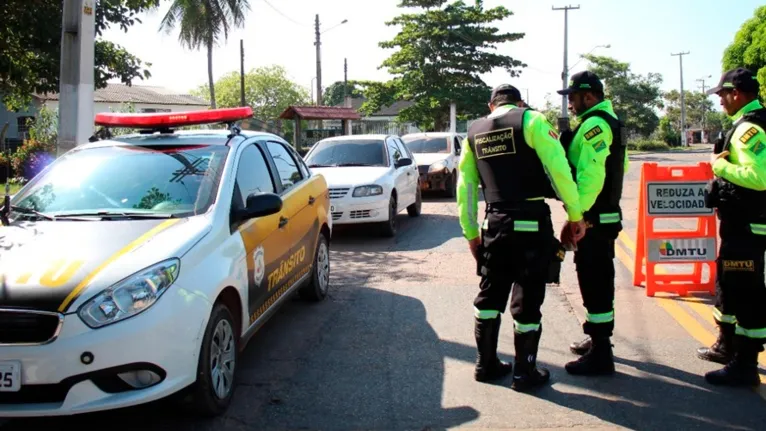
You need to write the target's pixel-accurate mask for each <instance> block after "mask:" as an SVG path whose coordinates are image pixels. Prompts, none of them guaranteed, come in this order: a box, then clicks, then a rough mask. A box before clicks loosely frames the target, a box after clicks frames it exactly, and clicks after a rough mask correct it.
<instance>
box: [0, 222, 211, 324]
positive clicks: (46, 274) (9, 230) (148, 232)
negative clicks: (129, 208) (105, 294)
mask: <svg viewBox="0 0 766 431" xmlns="http://www.w3.org/2000/svg"><path fill="white" fill-rule="evenodd" d="M209 226H210V224H209V222H208V219H207V217H206V216H196V217H191V218H185V219H182V218H179V219H149V220H120V221H63V220H62V221H39V222H16V223H13V224H11V225H10V226H2V227H0V307H13V308H30V309H36V310H45V311H61V312H72V311H74V310H75V309H76V308H77V307H78V306H79V305H80V304H81V303H82V302H84V301H86V300H88V299H89V298H91V297H92V296H93V295H95V294H97V293H99V292H101V291H102V290H103V289H105V288H107V287H109V286H111V285H112V284H114V283H116V282H117V281H120V280H122V279H124V278H125V277H128V276H130V275H132V274H134V273H136V272H137V271H139V270H141V269H143V268H146V267H148V266H151V265H153V264H155V263H158V262H161V261H163V260H166V259H168V258H172V257H181V256H182V255H183V254H184V253H185V252H186V251H187V250H188V249H189V248H190V247H191V246H192V245H193V244H194V243H196V242H197V241H198V240H199V239H200V238H201V237H202V236H203V235H204V234H205V233H207V231H209V229H210V228H209Z"/></svg>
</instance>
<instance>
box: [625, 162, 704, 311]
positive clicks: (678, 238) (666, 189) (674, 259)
mask: <svg viewBox="0 0 766 431" xmlns="http://www.w3.org/2000/svg"><path fill="white" fill-rule="evenodd" d="M712 178H713V170H712V168H711V165H710V164H709V163H699V164H698V165H696V166H693V165H691V166H658V165H657V163H644V164H643V166H642V167H641V188H640V191H639V200H638V229H637V238H636V259H635V262H634V265H635V267H634V269H633V285H634V286H640V285H641V284H642V282H646V296H654V295H655V293H657V292H671V293H676V294H678V295H680V296H687V295H688V294H689V292H694V291H704V292H708V293H710V294H715V277H716V256H717V251H718V237H717V234H716V228H717V224H716V216H715V212H714V211H713V209H712V208H707V207H705V197H704V191H705V186H706V185H707V183H708V181H710V180H711V179H712ZM673 218H696V219H697V228H696V229H695V230H691V231H690V230H664V229H663V230H656V227H655V221H656V220H659V219H673ZM668 264H692V265H693V267H694V270H693V271H692V272H691V273H672V274H658V273H657V270H656V266H657V265H668ZM703 265H707V266H708V267H709V269H710V278H709V280H708V281H707V282H705V283H703V282H702V269H703ZM644 266H646V272H644V270H643V269H644Z"/></svg>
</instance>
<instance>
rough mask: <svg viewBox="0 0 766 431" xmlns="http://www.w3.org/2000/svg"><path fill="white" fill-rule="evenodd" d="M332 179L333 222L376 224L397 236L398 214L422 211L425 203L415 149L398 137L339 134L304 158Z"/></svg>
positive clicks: (385, 231) (314, 169)
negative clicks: (414, 154) (414, 156)
mask: <svg viewBox="0 0 766 431" xmlns="http://www.w3.org/2000/svg"><path fill="white" fill-rule="evenodd" d="M304 159H305V160H306V164H307V165H308V166H309V169H311V170H312V171H313V172H316V173H319V174H321V175H322V176H324V177H325V179H326V180H327V186H328V187H329V189H330V205H331V206H330V212H331V213H332V222H333V225H343V224H359V223H376V224H378V225H379V226H380V228H381V230H382V233H383V235H385V236H389V237H392V236H395V235H396V231H397V223H396V215H397V214H398V213H399V212H400V211H402V210H404V209H406V210H407V213H408V214H409V215H410V217H417V216H419V215H420V211H421V206H422V201H421V196H420V187H419V179H418V170H417V168H416V167H415V165H414V163H413V156H412V152H411V151H410V150H409V149H408V148H407V146H406V145H404V143H403V142H402V140H401V139H400V138H399V137H398V136H396V135H349V136H337V137H333V138H328V139H324V140H321V141H319V142H317V143H316V144H315V145H314V146H313V147H312V148H311V150H310V151H309V152H308V153H307V154H306V156H305V157H304Z"/></svg>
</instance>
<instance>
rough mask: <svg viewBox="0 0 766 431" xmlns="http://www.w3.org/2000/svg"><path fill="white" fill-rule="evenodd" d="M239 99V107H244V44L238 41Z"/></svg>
mask: <svg viewBox="0 0 766 431" xmlns="http://www.w3.org/2000/svg"><path fill="white" fill-rule="evenodd" d="M239 97H240V101H239V103H240V106H245V42H244V41H243V40H242V39H240V40H239Z"/></svg>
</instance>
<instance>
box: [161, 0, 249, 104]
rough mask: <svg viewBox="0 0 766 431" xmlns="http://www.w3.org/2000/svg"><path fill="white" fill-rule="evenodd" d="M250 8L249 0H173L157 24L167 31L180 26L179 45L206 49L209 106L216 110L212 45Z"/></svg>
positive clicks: (225, 37) (224, 36)
mask: <svg viewBox="0 0 766 431" xmlns="http://www.w3.org/2000/svg"><path fill="white" fill-rule="evenodd" d="M249 10H250V4H249V2H248V0H173V4H172V5H171V6H170V10H168V13H167V14H165V17H164V18H162V22H161V23H160V29H161V30H165V31H166V32H167V33H170V32H171V31H172V30H173V29H175V28H176V26H178V27H179V34H178V40H179V42H181V45H182V46H185V47H187V48H189V49H193V50H198V49H200V48H202V47H205V48H207V77H208V89H209V91H210V99H209V101H210V106H211V107H212V108H213V109H215V108H216V106H217V104H216V98H215V84H214V83H213V48H214V47H215V46H216V45H217V44H218V42H219V41H220V39H221V36H222V35H223V39H224V41H226V40H228V38H229V31H230V30H231V28H232V27H241V26H242V25H244V23H245V13H246V12H247V11H249Z"/></svg>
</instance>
